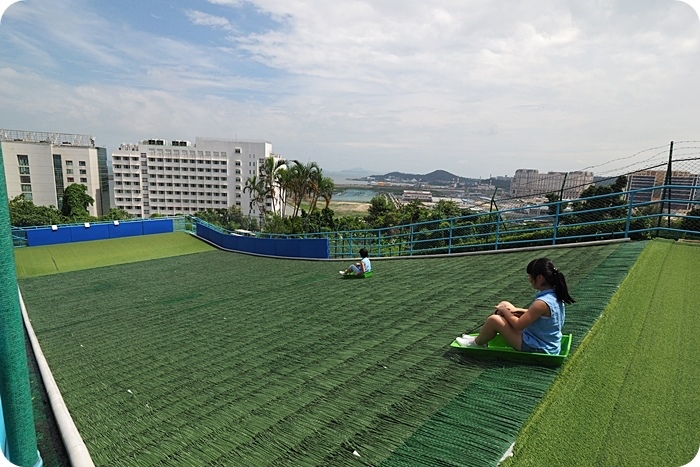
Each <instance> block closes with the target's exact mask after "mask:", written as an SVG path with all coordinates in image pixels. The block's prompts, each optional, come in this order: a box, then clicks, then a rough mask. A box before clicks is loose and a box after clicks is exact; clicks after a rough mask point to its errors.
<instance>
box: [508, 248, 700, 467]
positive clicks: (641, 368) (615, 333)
mask: <svg viewBox="0 0 700 467" xmlns="http://www.w3.org/2000/svg"><path fill="white" fill-rule="evenodd" d="M698 264H700V246H693V245H688V244H679V243H674V242H668V241H654V242H651V243H650V244H649V245H648V247H647V248H646V249H645V250H644V251H643V253H642V254H641V256H640V257H639V260H638V262H637V263H636V264H635V265H634V267H633V269H632V270H631V272H630V274H629V276H628V277H627V279H626V280H625V282H624V283H623V285H622V286H621V287H620V289H619V291H618V292H617V294H616V295H615V296H614V297H613V299H612V301H611V302H610V305H609V306H608V307H607V308H606V310H605V312H604V314H603V315H602V317H601V319H600V320H599V321H598V322H597V323H596V324H595V326H594V327H593V329H592V330H591V332H590V334H589V335H588V336H587V337H586V339H585V341H584V342H583V343H582V344H581V346H580V347H579V349H578V350H577V352H576V354H575V356H574V357H572V358H571V359H570V361H569V363H568V365H567V366H566V367H565V368H564V370H563V371H562V374H561V375H560V376H559V378H558V379H557V380H556V382H555V384H554V385H553V386H552V389H551V390H550V392H549V393H548V394H547V397H546V398H545V399H544V401H543V402H542V404H541V405H540V406H539V407H538V409H537V410H536V411H535V412H534V414H533V415H532V417H531V419H530V420H529V421H528V423H527V425H526V426H525V428H524V429H523V431H522V433H521V434H520V435H519V436H518V438H517V441H516V445H515V456H514V458H513V459H512V460H511V461H509V462H508V463H507V464H506V465H508V466H511V467H513V466H542V465H567V466H577V465H579V466H589V465H620V466H661V465H664V466H679V465H685V464H687V463H688V462H690V461H691V460H692V459H693V457H694V456H695V455H696V454H697V452H698V446H700V391H698V388H699V387H700V372H698V367H697V365H698V362H700V338H698V335H700V320H698V319H697V301H698V296H699V295H698V290H700V275H698V273H697V271H698Z"/></svg>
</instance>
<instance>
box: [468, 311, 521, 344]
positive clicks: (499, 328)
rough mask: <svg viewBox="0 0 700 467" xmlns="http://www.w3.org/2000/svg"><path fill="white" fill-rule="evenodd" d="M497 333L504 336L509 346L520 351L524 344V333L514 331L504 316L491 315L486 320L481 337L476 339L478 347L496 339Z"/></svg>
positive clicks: (480, 333)
mask: <svg viewBox="0 0 700 467" xmlns="http://www.w3.org/2000/svg"><path fill="white" fill-rule="evenodd" d="M497 333H500V334H501V335H502V336H503V338H504V339H505V340H506V342H508V345H510V346H511V347H513V348H514V349H515V350H520V348H521V346H522V343H523V335H522V332H521V331H516V330H515V329H513V326H511V325H510V324H509V323H508V322H507V321H506V320H505V318H504V317H503V316H499V315H491V316H489V317H488V318H486V322H485V323H484V326H483V327H482V328H481V332H479V335H478V336H477V337H476V343H477V344H478V345H484V344H486V343H487V342H488V341H490V340H491V339H493V338H494V337H496V334H497Z"/></svg>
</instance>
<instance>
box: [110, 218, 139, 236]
mask: <svg viewBox="0 0 700 467" xmlns="http://www.w3.org/2000/svg"><path fill="white" fill-rule="evenodd" d="M136 235H143V221H136V222H129V221H119V225H114V224H109V238H122V237H133V236H136Z"/></svg>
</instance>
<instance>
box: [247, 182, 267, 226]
mask: <svg viewBox="0 0 700 467" xmlns="http://www.w3.org/2000/svg"><path fill="white" fill-rule="evenodd" d="M246 192H248V193H250V203H249V205H250V210H249V211H248V214H250V213H252V212H253V206H254V205H255V204H257V205H258V206H259V207H260V213H261V214H262V216H263V217H264V216H265V212H266V206H265V200H266V199H267V187H266V185H265V180H263V179H262V178H260V177H258V176H257V175H253V176H252V177H248V178H247V179H246V181H245V186H244V187H243V193H246Z"/></svg>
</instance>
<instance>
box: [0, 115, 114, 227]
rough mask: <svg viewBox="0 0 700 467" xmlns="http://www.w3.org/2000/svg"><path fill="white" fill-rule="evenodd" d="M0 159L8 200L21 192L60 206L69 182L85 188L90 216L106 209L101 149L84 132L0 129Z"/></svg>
mask: <svg viewBox="0 0 700 467" xmlns="http://www.w3.org/2000/svg"><path fill="white" fill-rule="evenodd" d="M0 145H1V146H2V156H3V157H2V160H3V166H4V168H5V178H6V180H7V194H8V196H9V198H10V199H12V198H14V197H16V196H18V195H20V194H23V195H24V197H25V199H27V200H30V201H32V202H34V204H36V205H37V206H54V207H56V208H58V209H61V207H62V204H63V191H64V189H65V188H66V187H67V186H68V185H70V184H73V183H79V184H82V185H85V186H86V187H87V194H88V195H90V196H91V197H92V198H94V200H95V203H94V204H93V205H92V206H88V212H89V213H90V214H91V215H92V216H101V215H103V214H104V213H106V212H107V211H108V210H109V190H108V187H107V179H106V177H107V159H106V157H104V158H102V157H100V156H99V155H100V154H103V155H105V156H106V154H107V152H106V149H104V148H99V147H96V146H95V138H93V137H92V136H88V135H77V134H67V133H47V132H40V131H22V130H4V129H0Z"/></svg>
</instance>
